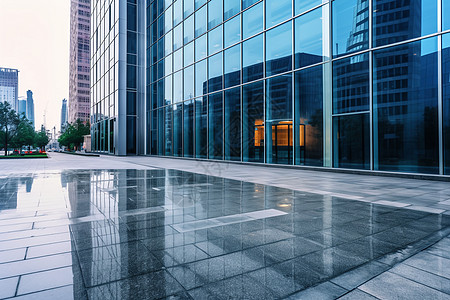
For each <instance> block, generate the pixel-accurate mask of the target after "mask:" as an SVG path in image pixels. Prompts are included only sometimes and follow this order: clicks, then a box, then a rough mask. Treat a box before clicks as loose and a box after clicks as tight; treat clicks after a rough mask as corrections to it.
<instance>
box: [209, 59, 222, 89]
mask: <svg viewBox="0 0 450 300" xmlns="http://www.w3.org/2000/svg"><path fill="white" fill-rule="evenodd" d="M222 57H223V55H222V52H221V53H218V54H216V55H214V56H210V57H209V58H208V91H209V93H211V92H214V91H218V90H221V89H222V74H223V67H222V65H223V64H222V59H223V58H222Z"/></svg>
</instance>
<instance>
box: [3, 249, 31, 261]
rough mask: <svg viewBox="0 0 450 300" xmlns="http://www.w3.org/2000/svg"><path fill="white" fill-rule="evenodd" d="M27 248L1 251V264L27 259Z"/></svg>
mask: <svg viewBox="0 0 450 300" xmlns="http://www.w3.org/2000/svg"><path fill="white" fill-rule="evenodd" d="M26 251H27V248H19V249H14V250H5V251H0V264H2V263H7V262H13V261H16V260H23V259H25V253H26Z"/></svg>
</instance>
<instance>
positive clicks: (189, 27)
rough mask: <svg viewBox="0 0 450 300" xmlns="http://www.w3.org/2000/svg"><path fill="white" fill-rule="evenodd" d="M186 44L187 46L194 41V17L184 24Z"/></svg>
mask: <svg viewBox="0 0 450 300" xmlns="http://www.w3.org/2000/svg"><path fill="white" fill-rule="evenodd" d="M183 27H184V39H183V41H184V43H185V44H187V43H189V42H190V41H192V40H193V39H194V15H192V16H190V17H189V18H187V19H186V20H184V23H183Z"/></svg>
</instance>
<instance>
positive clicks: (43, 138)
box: [34, 128, 49, 150]
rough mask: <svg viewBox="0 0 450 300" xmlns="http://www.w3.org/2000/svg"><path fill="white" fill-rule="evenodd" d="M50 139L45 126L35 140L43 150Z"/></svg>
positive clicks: (35, 143)
mask: <svg viewBox="0 0 450 300" xmlns="http://www.w3.org/2000/svg"><path fill="white" fill-rule="evenodd" d="M48 142H49V139H48V136H47V132H45V128H41V131H39V132H37V133H36V138H35V140H34V145H35V146H36V147H39V148H40V149H41V150H42V149H43V148H44V147H45V146H46V145H47V144H48Z"/></svg>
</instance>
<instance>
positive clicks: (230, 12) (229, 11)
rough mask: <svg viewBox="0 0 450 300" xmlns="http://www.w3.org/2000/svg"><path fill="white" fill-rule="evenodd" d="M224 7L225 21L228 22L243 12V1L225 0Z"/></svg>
mask: <svg viewBox="0 0 450 300" xmlns="http://www.w3.org/2000/svg"><path fill="white" fill-rule="evenodd" d="M224 5H225V7H224V12H223V16H224V20H228V19H229V18H231V17H232V16H234V15H235V14H237V13H239V12H240V11H241V0H225V1H224Z"/></svg>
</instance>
